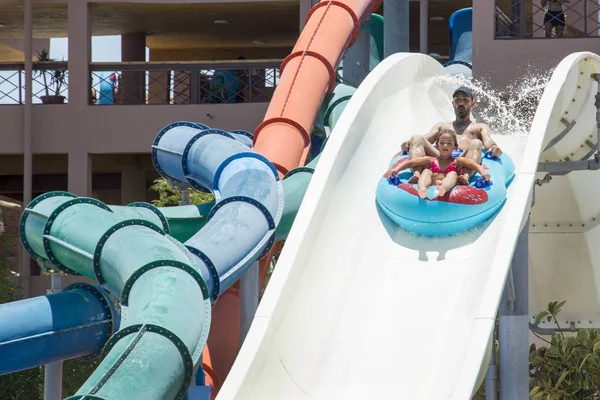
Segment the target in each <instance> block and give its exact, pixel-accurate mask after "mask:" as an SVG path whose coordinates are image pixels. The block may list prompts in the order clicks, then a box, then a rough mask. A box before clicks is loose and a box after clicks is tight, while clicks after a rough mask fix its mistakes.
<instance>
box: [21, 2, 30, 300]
mask: <svg viewBox="0 0 600 400" xmlns="http://www.w3.org/2000/svg"><path fill="white" fill-rule="evenodd" d="M24 19H25V20H24V24H25V107H24V108H25V109H24V110H23V207H22V209H21V210H25V207H27V205H28V204H29V203H30V202H31V196H32V181H33V150H32V136H33V121H32V114H33V108H32V107H33V105H32V88H33V64H32V58H33V1H32V0H25V12H24ZM30 275H31V267H30V258H29V254H28V253H27V251H25V248H24V247H23V246H21V253H20V257H19V279H20V284H21V286H22V287H23V288H24V292H25V293H24V295H25V296H28V295H29V276H30Z"/></svg>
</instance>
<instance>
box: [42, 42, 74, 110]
mask: <svg viewBox="0 0 600 400" xmlns="http://www.w3.org/2000/svg"><path fill="white" fill-rule="evenodd" d="M37 55H38V62H40V63H49V62H53V61H56V60H53V59H52V58H50V53H48V50H46V49H44V50H42V51H41V52H37ZM66 73H67V71H66V70H45V69H44V70H41V69H40V70H37V71H36V72H35V76H36V77H39V76H40V75H41V76H42V79H43V82H44V91H45V93H46V95H45V96H40V99H41V100H42V103H43V104H63V103H64V102H65V97H64V96H61V95H60V90H61V88H62V86H63V85H66Z"/></svg>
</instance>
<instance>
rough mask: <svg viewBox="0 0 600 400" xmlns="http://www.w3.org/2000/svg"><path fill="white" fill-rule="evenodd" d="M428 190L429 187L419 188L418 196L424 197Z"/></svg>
mask: <svg viewBox="0 0 600 400" xmlns="http://www.w3.org/2000/svg"><path fill="white" fill-rule="evenodd" d="M428 191H429V188H423V189H419V197H420V198H422V199H424V198H426V197H427V192H428Z"/></svg>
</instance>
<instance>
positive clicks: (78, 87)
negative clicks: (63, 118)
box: [67, 0, 92, 115]
mask: <svg viewBox="0 0 600 400" xmlns="http://www.w3.org/2000/svg"><path fill="white" fill-rule="evenodd" d="M67 16H68V23H67V33H68V35H69V49H68V52H69V56H68V62H69V90H68V93H69V106H68V107H69V108H70V109H72V112H71V113H72V114H75V115H76V114H78V112H79V111H78V109H79V110H81V107H85V106H87V105H88V103H89V99H90V90H91V88H90V73H89V63H90V61H91V47H92V42H91V40H92V22H91V13H90V12H89V9H88V2H87V0H69V4H68V13H67Z"/></svg>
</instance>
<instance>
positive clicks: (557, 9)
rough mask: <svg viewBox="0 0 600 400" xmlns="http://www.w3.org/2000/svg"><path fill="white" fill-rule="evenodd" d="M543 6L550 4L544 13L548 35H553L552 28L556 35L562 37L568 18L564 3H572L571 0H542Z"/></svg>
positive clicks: (548, 36)
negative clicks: (566, 18)
mask: <svg viewBox="0 0 600 400" xmlns="http://www.w3.org/2000/svg"><path fill="white" fill-rule="evenodd" d="M541 2H542V8H544V7H546V6H548V8H547V9H546V14H545V15H544V28H545V30H546V37H547V38H550V37H552V28H554V31H555V33H556V37H562V36H563V32H564V31H565V26H566V20H565V13H564V11H563V8H562V6H563V4H564V3H570V2H571V1H570V0H541Z"/></svg>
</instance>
